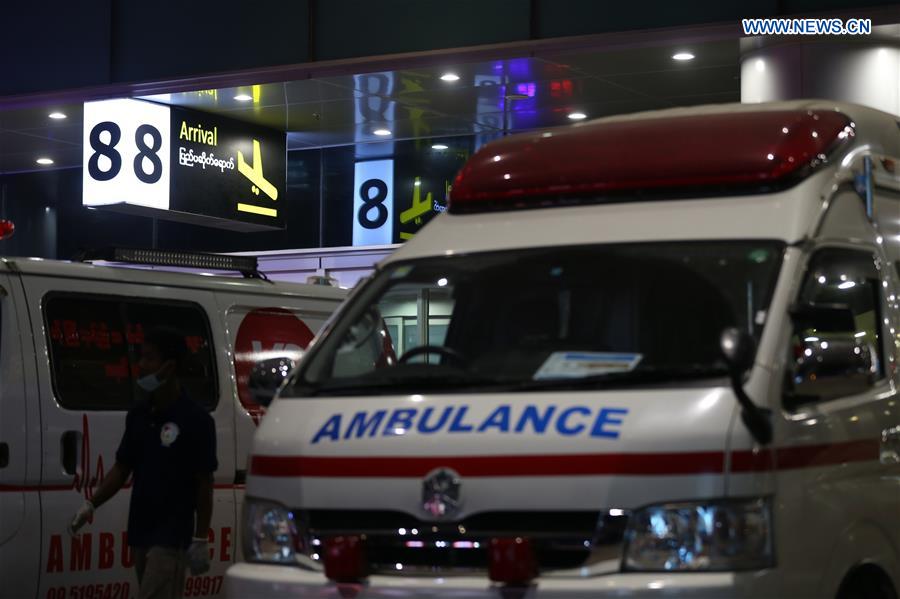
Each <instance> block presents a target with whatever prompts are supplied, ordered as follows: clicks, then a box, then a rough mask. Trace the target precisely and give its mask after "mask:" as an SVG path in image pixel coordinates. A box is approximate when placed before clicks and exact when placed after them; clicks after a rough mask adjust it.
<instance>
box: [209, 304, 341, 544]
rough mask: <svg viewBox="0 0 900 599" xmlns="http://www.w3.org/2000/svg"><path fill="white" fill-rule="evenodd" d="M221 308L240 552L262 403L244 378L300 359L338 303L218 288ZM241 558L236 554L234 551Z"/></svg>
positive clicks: (261, 414)
mask: <svg viewBox="0 0 900 599" xmlns="http://www.w3.org/2000/svg"><path fill="white" fill-rule="evenodd" d="M217 300H218V303H219V309H220V311H221V313H222V314H223V315H224V317H225V330H226V334H227V336H228V343H229V345H230V347H231V351H232V355H233V360H232V364H231V367H232V373H233V377H234V378H233V379H232V383H231V384H232V386H231V387H230V389H231V392H232V394H233V398H234V400H233V401H234V406H235V425H234V426H235V445H234V447H235V464H236V470H235V472H234V482H235V505H236V509H237V512H236V518H237V519H238V527H237V529H238V530H237V537H236V542H235V547H237V548H238V549H237V551H236V552H235V553H240V552H241V549H240V548H241V547H242V544H241V540H240V533H241V526H240V517H241V507H242V505H243V498H244V482H245V479H246V475H247V470H246V468H247V460H248V457H249V454H250V447H251V444H252V442H253V434H254V433H255V432H256V427H257V425H258V424H259V421H260V419H261V418H262V416H263V415H264V414H265V408H264V407H263V406H260V405H259V404H257V403H256V402H255V401H254V400H253V397H252V395H251V393H250V390H249V387H248V384H247V383H248V380H249V378H250V371H251V370H252V368H253V366H254V365H255V364H256V362H258V361H261V360H265V359H270V358H277V357H288V358H291V359H292V360H297V359H299V358H300V357H301V356H302V354H303V351H304V350H305V349H306V346H307V345H309V342H310V341H311V340H312V338H313V336H314V335H315V333H317V332H318V331H319V329H320V328H321V327H322V325H323V324H325V321H326V320H327V319H328V317H329V316H331V314H332V313H333V312H334V311H335V310H336V309H337V307H338V305H339V304H340V300H339V299H326V298H312V297H310V298H299V297H291V296H289V295H281V296H267V295H250V294H242V295H230V294H223V293H218V294H217ZM235 559H237V560H240V556H238V555H235Z"/></svg>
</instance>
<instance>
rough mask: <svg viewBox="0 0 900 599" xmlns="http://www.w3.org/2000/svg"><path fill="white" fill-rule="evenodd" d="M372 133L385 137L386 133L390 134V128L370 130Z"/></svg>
mask: <svg viewBox="0 0 900 599" xmlns="http://www.w3.org/2000/svg"><path fill="white" fill-rule="evenodd" d="M372 133H374V134H375V135H377V136H378V137H387V136H388V135H390V134H391V130H390V129H375V130H374V131H372Z"/></svg>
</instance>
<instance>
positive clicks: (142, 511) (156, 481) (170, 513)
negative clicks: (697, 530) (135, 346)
mask: <svg viewBox="0 0 900 599" xmlns="http://www.w3.org/2000/svg"><path fill="white" fill-rule="evenodd" d="M186 354H187V348H186V346H185V342H184V337H183V335H180V334H179V333H178V332H177V331H174V330H172V329H168V328H158V329H155V330H153V331H150V332H148V333H147V334H146V335H145V337H144V343H143V346H142V350H141V359H140V362H139V364H138V366H139V370H140V375H141V377H140V378H139V379H138V381H137V385H138V389H139V391H138V393H139V395H140V396H141V400H140V401H139V402H138V403H137V404H136V405H135V406H134V407H133V408H132V409H131V410H129V412H128V415H127V417H126V419H125V433H124V435H123V436H122V441H121V443H120V444H119V449H118V451H117V452H116V464H115V466H113V467H112V469H111V470H110V471H109V473H108V474H107V475H106V477H105V478H104V479H103V481H102V482H101V483H100V485H99V486H98V487H97V489H96V491H95V492H94V496H93V499H92V500H90V501H86V502H85V503H84V505H83V506H82V507H81V509H80V510H78V513H76V514H75V517H74V518H73V520H72V524H71V525H70V527H69V528H70V532H71V533H72V534H75V533H76V532H77V531H78V529H79V528H81V527H82V526H83V525H84V524H85V523H86V522H87V521H89V520H90V519H91V517H92V515H93V513H94V510H95V509H97V508H99V507H100V506H101V505H103V504H104V503H105V502H106V501H108V500H109V499H110V498H111V497H112V496H113V495H115V494H116V492H117V491H118V490H119V489H121V488H122V486H123V485H124V484H125V481H126V480H127V479H128V477H129V475H130V474H132V473H134V488H133V490H132V492H131V506H130V509H129V513H128V544H129V545H131V547H132V550H133V552H134V556H135V570H136V571H137V578H138V586H139V591H138V599H150V598H154V599H156V598H166V599H168V598H170V597H181V594H182V589H183V588H184V581H185V567H186V565H187V564H188V563H189V564H190V569H191V573H192V574H195V575H196V574H202V573H203V572H206V571H207V570H208V569H209V546H208V544H207V535H208V531H209V523H210V518H211V517H212V493H213V485H212V482H213V479H212V473H213V472H214V471H215V470H216V468H217V466H218V462H217V460H216V436H215V424H214V422H213V419H212V418H211V417H210V415H209V414H207V413H206V411H205V410H204V409H203V408H201V407H200V406H198V405H197V404H195V403H194V402H193V401H191V400H190V399H189V398H188V397H187V395H186V394H185V393H184V390H183V389H182V388H181V385H180V384H179V381H178V374H179V372H180V370H181V368H182V367H183V363H184V358H185V356H186ZM195 513H196V517H195ZM192 533H193V534H192Z"/></svg>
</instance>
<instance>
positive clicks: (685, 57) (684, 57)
mask: <svg viewBox="0 0 900 599" xmlns="http://www.w3.org/2000/svg"><path fill="white" fill-rule="evenodd" d="M672 60H694V55H693V54H691V53H690V52H678V53H677V54H673V55H672Z"/></svg>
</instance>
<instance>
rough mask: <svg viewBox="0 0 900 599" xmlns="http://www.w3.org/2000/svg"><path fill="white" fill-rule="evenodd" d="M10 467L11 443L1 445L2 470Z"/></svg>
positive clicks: (0, 461) (0, 460)
mask: <svg viewBox="0 0 900 599" xmlns="http://www.w3.org/2000/svg"><path fill="white" fill-rule="evenodd" d="M7 466H9V443H0V468H6V467H7Z"/></svg>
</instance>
